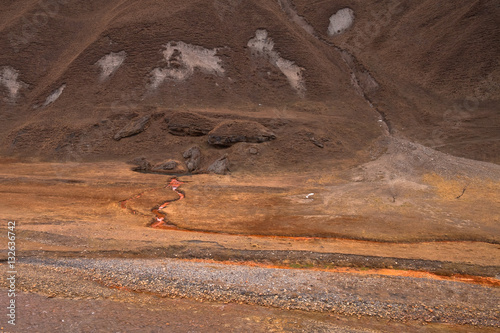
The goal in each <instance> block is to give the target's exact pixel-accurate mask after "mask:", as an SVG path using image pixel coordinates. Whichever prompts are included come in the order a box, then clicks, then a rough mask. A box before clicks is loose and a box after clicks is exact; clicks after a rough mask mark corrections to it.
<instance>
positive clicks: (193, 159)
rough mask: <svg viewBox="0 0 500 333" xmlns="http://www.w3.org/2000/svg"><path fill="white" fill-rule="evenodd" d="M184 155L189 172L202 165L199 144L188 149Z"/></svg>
mask: <svg viewBox="0 0 500 333" xmlns="http://www.w3.org/2000/svg"><path fill="white" fill-rule="evenodd" d="M182 157H184V158H185V159H186V166H187V169H188V171H189V172H193V171H195V170H197V169H198V168H199V167H200V165H201V150H200V148H199V147H198V146H193V147H191V148H189V149H188V150H186V151H185V152H184V154H182Z"/></svg>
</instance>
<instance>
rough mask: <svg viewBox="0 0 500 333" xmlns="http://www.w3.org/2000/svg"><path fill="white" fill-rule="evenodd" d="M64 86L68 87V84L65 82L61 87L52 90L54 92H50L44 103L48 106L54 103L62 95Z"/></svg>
mask: <svg viewBox="0 0 500 333" xmlns="http://www.w3.org/2000/svg"><path fill="white" fill-rule="evenodd" d="M64 88H66V84H63V85H62V86H60V87H59V88H57V89H56V90H54V91H53V92H52V94H50V95H49V96H48V97H47V99H46V100H45V102H44V103H43V106H47V105H49V104H52V103H54V102H55V101H56V100H57V99H58V98H59V96H61V94H62V92H63V91H64Z"/></svg>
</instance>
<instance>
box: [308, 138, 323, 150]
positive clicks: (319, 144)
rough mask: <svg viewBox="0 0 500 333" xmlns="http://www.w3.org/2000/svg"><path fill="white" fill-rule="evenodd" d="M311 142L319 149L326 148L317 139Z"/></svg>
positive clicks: (312, 139)
mask: <svg viewBox="0 0 500 333" xmlns="http://www.w3.org/2000/svg"><path fill="white" fill-rule="evenodd" d="M311 141H312V143H314V144H315V145H316V146H317V147H319V148H323V147H324V146H325V145H324V144H323V143H322V142H320V141H318V140H316V139H315V138H311Z"/></svg>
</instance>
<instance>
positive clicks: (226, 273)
mask: <svg viewBox="0 0 500 333" xmlns="http://www.w3.org/2000/svg"><path fill="white" fill-rule="evenodd" d="M21 263H22V264H25V265H26V264H27V265H30V266H33V267H44V268H51V269H53V270H54V271H56V272H60V273H61V274H62V275H64V274H72V275H76V276H80V277H82V278H85V279H91V280H94V281H99V282H101V283H103V284H105V285H108V286H123V287H126V288H128V289H131V290H135V291H138V292H150V293H154V294H157V295H161V296H164V297H187V298H194V299H197V300H204V301H219V302H241V303H249V304H256V305H264V306H272V307H279V308H284V309H300V310H306V311H321V312H335V313H339V314H347V315H369V316H378V317H381V318H388V319H394V320H424V321H428V322H441V323H454V324H471V325H480V326H494V327H500V304H499V302H498V300H499V299H500V289H499V288H490V287H484V286H478V285H472V284H465V283H460V282H453V281H437V280H431V279H421V278H409V277H391V276H373V275H370V276H362V275H355V274H347V273H332V272H322V271H311V270H299V269H277V268H262V267H249V266H241V265H224V264H218V263H199V262H190V261H184V260H175V259H60V260H57V259H37V258H27V259H22V260H21ZM61 278H63V277H61Z"/></svg>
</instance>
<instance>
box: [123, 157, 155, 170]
mask: <svg viewBox="0 0 500 333" xmlns="http://www.w3.org/2000/svg"><path fill="white" fill-rule="evenodd" d="M128 163H130V164H133V165H135V167H133V168H132V170H133V171H149V170H151V168H152V166H151V163H150V162H149V161H148V160H147V159H146V158H145V157H136V158H134V159H133V160H131V161H129V162H128Z"/></svg>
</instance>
